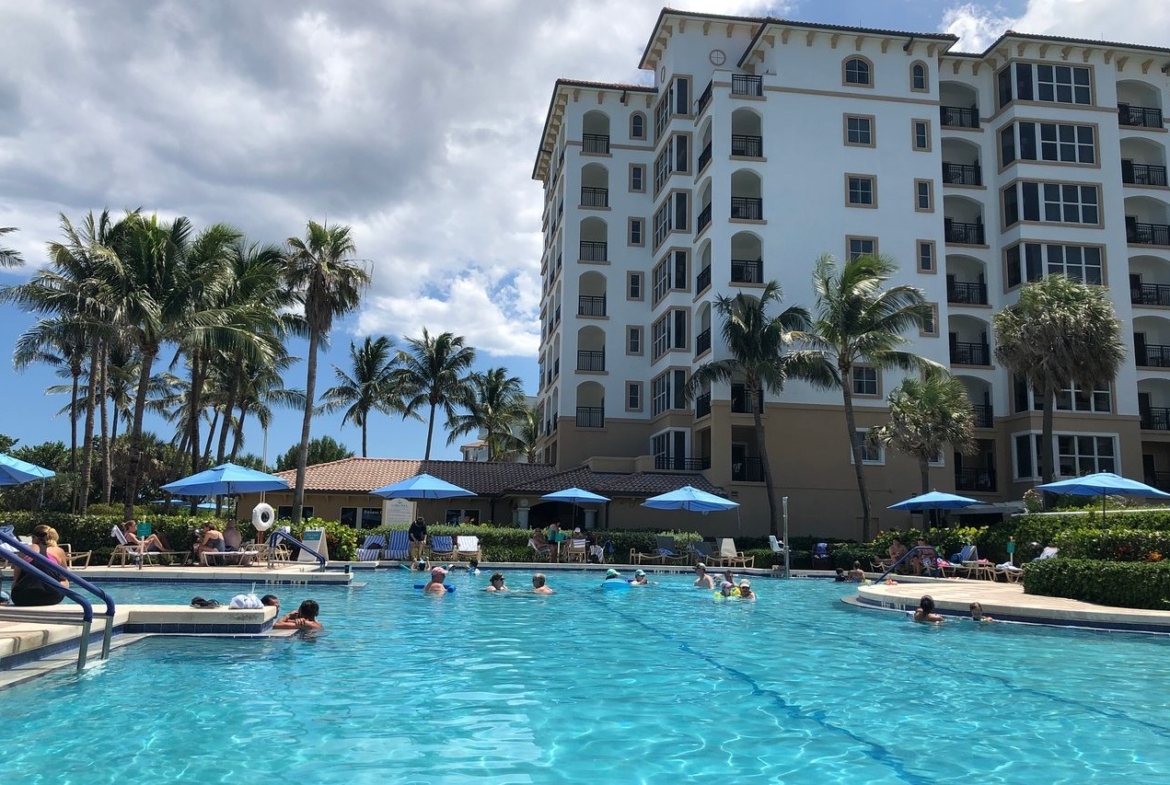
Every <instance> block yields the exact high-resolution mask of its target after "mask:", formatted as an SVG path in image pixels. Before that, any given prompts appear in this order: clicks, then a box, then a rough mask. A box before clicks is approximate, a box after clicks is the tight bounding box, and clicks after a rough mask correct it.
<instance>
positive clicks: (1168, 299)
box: [1129, 283, 1170, 306]
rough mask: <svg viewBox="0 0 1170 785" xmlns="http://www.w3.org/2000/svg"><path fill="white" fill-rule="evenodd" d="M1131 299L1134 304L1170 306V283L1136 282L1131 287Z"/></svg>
mask: <svg viewBox="0 0 1170 785" xmlns="http://www.w3.org/2000/svg"><path fill="white" fill-rule="evenodd" d="M1129 301H1130V302H1131V303H1133V304H1134V305H1164V306H1170V284H1164V283H1143V284H1134V285H1132V286H1130V287H1129Z"/></svg>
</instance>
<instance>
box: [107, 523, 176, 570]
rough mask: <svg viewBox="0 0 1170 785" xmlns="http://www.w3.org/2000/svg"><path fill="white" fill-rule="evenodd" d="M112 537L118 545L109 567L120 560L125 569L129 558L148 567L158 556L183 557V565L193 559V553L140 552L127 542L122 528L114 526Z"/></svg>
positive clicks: (115, 547)
mask: <svg viewBox="0 0 1170 785" xmlns="http://www.w3.org/2000/svg"><path fill="white" fill-rule="evenodd" d="M110 536H111V537H113V538H114V539H115V540H117V541H118V544H117V545H116V546H114V552H113V553H111V554H110V562H109V564H107V565H106V566H107V567H113V566H114V560H115V559H118V560H119V564H120V565H121V566H122V567H125V566H126V559H127V558H129V559H130V560H131V561H133V562H134V563H135V564H138V563H139V562H140V561H141V562H142V564H143V566H146V565H148V564H150V560H151V558H153V557H157V556H174V557H179V556H181V557H183V562H182V563H183V564H186V563H187V560H188V559H189V558H190V557H191V551H149V550H148V551H139V549H138V547H137V546H134V545H131V544H130V543H129V542H127V541H126V535H125V533H124V532H123V531H122V527H120V526H114V527H113V528H112V529H110Z"/></svg>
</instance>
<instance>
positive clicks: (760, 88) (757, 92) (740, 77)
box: [731, 74, 764, 98]
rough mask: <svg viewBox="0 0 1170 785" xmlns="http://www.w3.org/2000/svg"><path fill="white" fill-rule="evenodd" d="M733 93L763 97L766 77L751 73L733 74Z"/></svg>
mask: <svg viewBox="0 0 1170 785" xmlns="http://www.w3.org/2000/svg"><path fill="white" fill-rule="evenodd" d="M731 94H732V95H753V96H755V97H757V98H760V97H762V96H763V95H764V77H762V76H752V75H751V74H732V75H731Z"/></svg>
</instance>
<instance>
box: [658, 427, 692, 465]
mask: <svg viewBox="0 0 1170 785" xmlns="http://www.w3.org/2000/svg"><path fill="white" fill-rule="evenodd" d="M650 453H651V454H652V455H653V456H654V468H656V469H683V468H686V462H685V461H686V455H687V432H686V431H666V432H664V433H658V434H655V435H654V436H652V437H650Z"/></svg>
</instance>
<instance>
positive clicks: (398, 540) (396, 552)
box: [382, 529, 410, 561]
mask: <svg viewBox="0 0 1170 785" xmlns="http://www.w3.org/2000/svg"><path fill="white" fill-rule="evenodd" d="M382 558H383V559H397V560H398V561H409V560H410V535H409V533H408V532H407V531H406V529H402V530H401V531H399V530H395V531H392V532H390V542H389V544H388V545H387V546H386V548H385V550H383V551H382Z"/></svg>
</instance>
